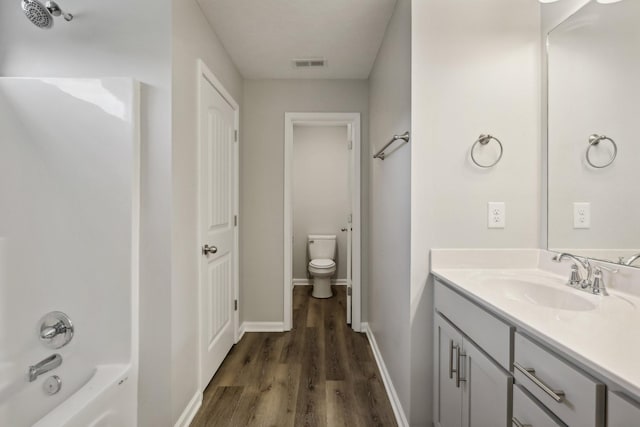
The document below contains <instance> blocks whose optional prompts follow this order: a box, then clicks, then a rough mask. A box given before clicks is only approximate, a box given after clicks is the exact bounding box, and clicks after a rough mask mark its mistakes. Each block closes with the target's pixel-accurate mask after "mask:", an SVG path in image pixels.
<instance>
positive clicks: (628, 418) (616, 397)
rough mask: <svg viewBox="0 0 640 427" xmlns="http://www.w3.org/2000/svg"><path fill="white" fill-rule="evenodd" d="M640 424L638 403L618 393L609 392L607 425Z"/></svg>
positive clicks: (625, 426)
mask: <svg viewBox="0 0 640 427" xmlns="http://www.w3.org/2000/svg"><path fill="white" fill-rule="evenodd" d="M638 424H640V405H638V404H637V403H634V402H633V401H631V399H629V398H627V397H626V396H623V395H621V394H618V393H613V392H609V394H608V404H607V427H629V426H635V425H638Z"/></svg>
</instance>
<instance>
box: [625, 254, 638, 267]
mask: <svg viewBox="0 0 640 427" xmlns="http://www.w3.org/2000/svg"><path fill="white" fill-rule="evenodd" d="M623 259H624V258H623ZM637 259H640V253H637V254H635V255H633V256H632V257H630V258H629V259H628V260H626V261H625V262H624V265H631V264H633V263H634V262H635V261H636V260H637ZM621 264H622V263H621Z"/></svg>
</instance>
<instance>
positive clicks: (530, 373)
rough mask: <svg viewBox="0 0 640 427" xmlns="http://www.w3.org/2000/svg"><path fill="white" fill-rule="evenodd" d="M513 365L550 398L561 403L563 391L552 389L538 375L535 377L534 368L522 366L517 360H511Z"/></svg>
mask: <svg viewBox="0 0 640 427" xmlns="http://www.w3.org/2000/svg"><path fill="white" fill-rule="evenodd" d="M513 367H514V368H516V369H517V370H518V371H520V372H522V375H524V376H525V377H527V378H529V379H530V380H531V381H532V382H533V383H534V384H535V385H537V386H538V387H540V388H541V389H542V391H544V392H545V393H547V394H548V395H549V396H551V398H552V399H553V400H555V401H556V402H558V403H561V402H562V401H563V400H564V391H561V390H552V389H551V388H550V387H549V386H548V385H546V384H545V383H543V382H542V381H541V380H540V379H539V378H538V377H536V370H535V369H532V368H523V367H522V366H520V364H519V363H518V362H513Z"/></svg>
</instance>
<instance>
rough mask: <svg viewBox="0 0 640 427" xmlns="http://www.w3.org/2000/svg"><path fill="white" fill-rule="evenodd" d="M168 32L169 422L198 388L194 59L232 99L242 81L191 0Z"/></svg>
mask: <svg viewBox="0 0 640 427" xmlns="http://www.w3.org/2000/svg"><path fill="white" fill-rule="evenodd" d="M172 36H173V37H172V41H173V57H172V122H173V129H172V137H173V138H172V139H173V147H172V175H173V181H172V186H173V190H172V193H173V207H172V213H173V230H172V259H173V265H172V277H171V282H172V286H171V318H172V319H171V325H172V328H171V360H172V365H171V395H172V396H171V425H173V424H174V423H175V422H176V421H177V420H178V418H179V417H180V415H181V413H182V412H183V411H184V409H185V407H186V406H187V404H188V403H189V401H190V400H191V399H192V398H193V396H194V394H195V393H196V392H198V391H199V375H198V366H199V360H198V357H199V354H198V268H199V263H198V261H199V259H198V258H197V255H196V248H198V247H199V246H200V245H201V242H199V241H198V234H197V226H198V221H197V214H198V212H197V209H198V199H197V191H198V179H197V170H198V159H197V147H198V146H197V144H198V135H197V130H198V129H197V118H198V105H197V99H198V98H197V94H198V86H197V83H198V76H197V71H196V70H197V60H198V58H200V59H202V60H203V61H204V62H205V63H206V65H207V67H208V68H209V69H210V70H211V71H212V72H213V73H214V74H215V75H216V77H217V78H218V80H220V82H221V83H222V84H223V85H224V87H225V89H227V91H228V92H229V93H230V94H231V96H232V97H233V98H234V99H235V101H236V102H238V103H241V102H242V84H243V81H242V76H241V75H240V73H239V72H238V70H237V69H236V67H235V66H234V65H233V63H232V62H231V59H230V58H229V55H228V54H227V52H226V51H225V50H224V48H223V47H222V45H221V44H220V42H219V41H218V38H217V37H216V35H215V34H214V32H213V30H212V29H211V27H210V26H209V24H208V22H207V21H206V19H205V18H204V16H203V15H202V13H201V11H200V9H199V7H198V5H197V3H196V2H195V1H194V0H191V1H184V0H174V1H173V33H172ZM241 109H242V107H241ZM158 338H159V337H158ZM149 425H151V424H149Z"/></svg>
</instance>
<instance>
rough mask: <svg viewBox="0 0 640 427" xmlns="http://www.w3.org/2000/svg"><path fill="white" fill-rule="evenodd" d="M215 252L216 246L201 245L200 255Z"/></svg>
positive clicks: (216, 250)
mask: <svg viewBox="0 0 640 427" xmlns="http://www.w3.org/2000/svg"><path fill="white" fill-rule="evenodd" d="M216 252H218V248H216V247H215V246H209V245H204V246H203V247H202V255H209V254H215V253H216Z"/></svg>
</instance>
